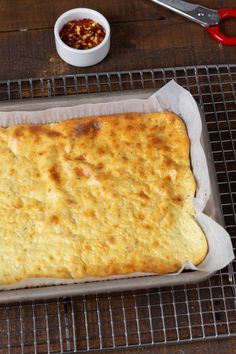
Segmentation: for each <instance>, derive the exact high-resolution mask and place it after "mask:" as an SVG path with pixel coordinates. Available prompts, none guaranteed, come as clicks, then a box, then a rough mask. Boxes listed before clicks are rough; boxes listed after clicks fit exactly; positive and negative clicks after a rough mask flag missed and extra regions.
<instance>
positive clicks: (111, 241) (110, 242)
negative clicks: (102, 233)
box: [107, 236, 115, 245]
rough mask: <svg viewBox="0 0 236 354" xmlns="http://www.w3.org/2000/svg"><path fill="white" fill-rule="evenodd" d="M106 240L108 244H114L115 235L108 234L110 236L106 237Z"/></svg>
mask: <svg viewBox="0 0 236 354" xmlns="http://www.w3.org/2000/svg"><path fill="white" fill-rule="evenodd" d="M107 241H108V243H109V244H110V245H114V244H115V237H114V236H110V237H108V239H107Z"/></svg>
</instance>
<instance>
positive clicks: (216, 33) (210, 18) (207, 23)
mask: <svg viewBox="0 0 236 354" xmlns="http://www.w3.org/2000/svg"><path fill="white" fill-rule="evenodd" d="M152 1H153V2H155V3H156V4H159V5H161V6H164V7H166V8H167V9H169V10H172V11H174V12H177V13H178V14H179V15H182V16H184V17H187V18H188V19H189V20H192V21H194V22H196V23H199V24H200V25H202V26H203V27H204V28H205V29H206V30H207V31H208V32H209V33H210V35H211V36H212V37H213V38H214V39H215V40H216V41H217V42H219V43H222V44H224V45H236V37H232V36H225V35H224V34H223V33H222V32H221V31H220V26H219V24H220V22H221V21H223V20H226V19H227V18H231V17H234V18H236V8H235V9H231V8H225V9H220V10H213V9H208V8H207V7H204V6H200V5H197V4H190V3H188V2H186V1H182V0H152Z"/></svg>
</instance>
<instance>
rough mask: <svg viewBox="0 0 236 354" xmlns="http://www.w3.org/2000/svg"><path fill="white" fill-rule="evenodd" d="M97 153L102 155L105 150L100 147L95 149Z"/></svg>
mask: <svg viewBox="0 0 236 354" xmlns="http://www.w3.org/2000/svg"><path fill="white" fill-rule="evenodd" d="M97 152H98V153H99V155H104V154H105V153H106V149H104V148H103V147H101V146H100V147H99V148H98V149H97Z"/></svg>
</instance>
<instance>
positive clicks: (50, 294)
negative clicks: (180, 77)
mask: <svg viewBox="0 0 236 354" xmlns="http://www.w3.org/2000/svg"><path fill="white" fill-rule="evenodd" d="M155 91H156V90H153V89H152V90H150V89H148V90H147V89H146V90H135V91H125V92H114V93H109V95H108V94H107V93H100V94H89V95H88V94H85V95H80V96H69V97H65V96H62V97H55V98H48V99H37V100H23V101H20V102H19V101H11V102H4V103H1V104H0V111H19V110H22V111H24V110H25V111H37V110H44V109H48V108H53V107H62V106H72V105H77V104H83V103H88V102H89V103H99V102H109V101H117V100H124V99H132V98H148V97H149V96H150V95H151V94H152V93H154V92H155ZM200 111H201V110H200ZM201 117H202V125H203V129H202V137H201V143H202V145H203V148H204V150H205V154H206V157H207V164H208V169H209V175H210V184H211V194H210V198H209V201H208V203H207V206H206V208H205V210H204V212H205V213H206V214H207V215H208V216H210V217H211V218H213V219H214V220H215V221H217V222H218V223H219V224H221V225H222V226H224V222H223V214H222V210H221V204H220V199H219V191H218V186H217V181H216V173H215V169H214V163H213V158H212V152H211V148H210V141H209V137H208V131H207V127H206V122H205V117H204V114H203V112H201ZM212 274H213V273H210V272H201V271H187V272H183V273H181V274H179V275H178V276H175V277H172V276H170V275H167V276H163V275H162V276H158V275H152V276H143V277H132V278H126V279H114V280H102V281H93V282H85V283H80V284H70V285H68V284H67V285H54V286H44V287H35V288H25V289H16V290H14V289H13V290H2V291H1V292H0V303H3V302H15V301H27V300H36V299H42V298H43V299H46V298H55V297H62V296H73V295H85V294H92V293H105V292H115V291H124V290H135V289H143V288H153V287H163V286H174V285H183V284H189V283H197V282H200V281H203V280H205V279H207V278H209V277H210V276H211V275H212Z"/></svg>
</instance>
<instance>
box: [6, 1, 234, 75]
mask: <svg viewBox="0 0 236 354" xmlns="http://www.w3.org/2000/svg"><path fill="white" fill-rule="evenodd" d="M202 3H204V4H205V5H208V6H209V7H214V6H216V5H217V7H221V6H222V5H223V1H219V2H218V3H217V4H215V1H213V0H208V1H207V4H206V1H202ZM233 3H234V1H232V0H228V1H227V4H226V2H224V6H226V5H227V6H232V5H233ZM12 4H13V3H12V2H8V1H3V0H2V1H1V2H0V10H1V11H2V13H4V16H2V19H1V22H0V54H1V55H0V66H1V68H2V71H1V76H0V78H1V79H2V80H6V79H16V78H27V77H41V76H42V77H45V76H51V75H53V76H54V75H62V74H67V73H85V72H101V71H114V70H132V69H145V68H157V67H167V66H182V65H194V64H213V63H219V64H220V63H234V62H235V58H236V48H235V47H222V46H221V45H219V44H218V43H216V42H215V41H214V40H213V39H212V38H211V37H210V36H209V34H208V33H207V32H206V31H204V29H203V28H201V26H199V25H197V24H194V23H192V22H190V21H188V20H186V19H184V18H183V17H181V16H178V15H177V14H174V13H172V12H170V11H168V10H166V9H164V8H162V7H160V6H157V5H155V4H154V3H153V2H151V1H149V0H132V1H126V0H112V1H111V2H110V5H109V6H108V5H107V2H106V1H101V0H100V1H95V0H81V1H80V6H87V7H92V8H94V9H97V10H98V11H101V12H102V13H103V14H104V15H105V16H106V17H107V18H108V20H109V21H110V23H111V31H112V32H111V33H112V35H111V50H110V53H109V55H108V57H107V58H106V59H105V60H104V61H103V62H102V63H100V64H98V65H96V66H92V67H87V68H76V67H73V66H70V65H68V64H66V63H65V62H63V61H62V60H61V59H60V58H59V56H58V55H57V53H56V49H55V44H54V36H53V25H54V22H55V20H56V19H57V17H58V16H59V15H60V14H61V13H62V12H64V11H66V10H68V9H70V8H73V7H76V6H78V3H77V1H75V0H70V1H66V0H61V1H56V2H55V1H46V0H43V1H38V2H35V1H32V0H26V1H24V2H23V1H20V0H15V1H14V6H13V5H12ZM228 27H229V26H228ZM231 27H232V22H231ZM224 28H225V30H226V31H227V25H226V26H224ZM228 30H229V28H228Z"/></svg>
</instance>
